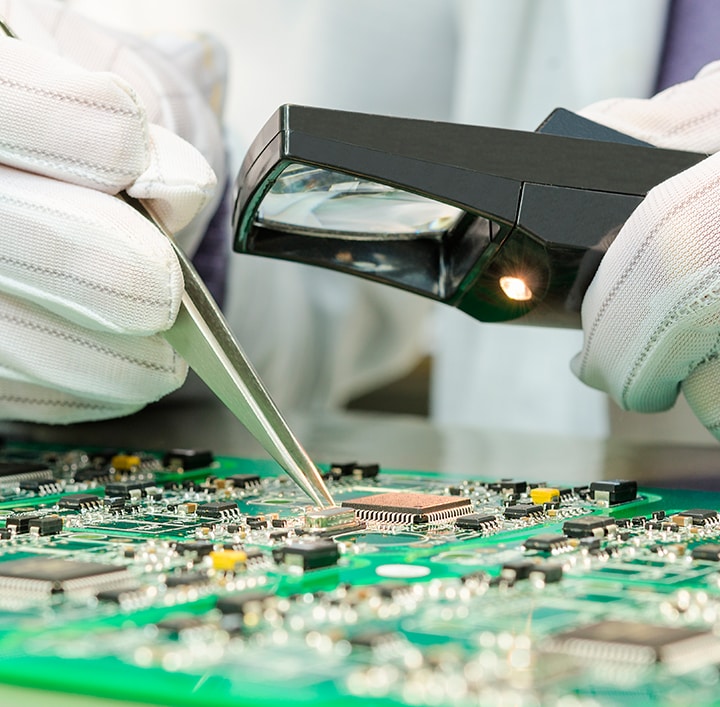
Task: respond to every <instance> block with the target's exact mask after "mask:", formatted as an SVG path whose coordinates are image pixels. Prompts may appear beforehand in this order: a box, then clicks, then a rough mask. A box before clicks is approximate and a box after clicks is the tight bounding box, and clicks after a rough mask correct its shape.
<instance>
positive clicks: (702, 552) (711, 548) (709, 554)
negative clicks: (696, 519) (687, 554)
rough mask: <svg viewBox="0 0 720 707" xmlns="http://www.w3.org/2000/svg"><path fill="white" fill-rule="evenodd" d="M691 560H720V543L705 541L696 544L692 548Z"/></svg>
mask: <svg viewBox="0 0 720 707" xmlns="http://www.w3.org/2000/svg"><path fill="white" fill-rule="evenodd" d="M692 558H693V560H708V561H710V562H720V545H718V544H717V543H705V544H704V545H696V546H695V547H694V548H693V549H692Z"/></svg>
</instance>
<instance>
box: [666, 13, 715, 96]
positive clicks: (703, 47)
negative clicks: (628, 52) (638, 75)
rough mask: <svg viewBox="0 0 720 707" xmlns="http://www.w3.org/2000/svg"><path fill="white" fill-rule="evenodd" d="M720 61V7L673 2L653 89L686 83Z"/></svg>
mask: <svg viewBox="0 0 720 707" xmlns="http://www.w3.org/2000/svg"><path fill="white" fill-rule="evenodd" d="M715 59H720V3H717V2H715V1H714V0H672V2H671V4H670V8H669V10H668V21H667V30H666V34H665V46H664V49H663V56H662V61H661V64H660V71H659V73H658V80H657V86H656V89H657V90H658V91H662V90H663V89H664V88H667V87H668V86H672V85H673V84H676V83H680V82H681V81H687V80H688V79H691V78H692V77H693V76H695V74H696V73H697V72H698V71H699V70H700V69H701V68H702V67H703V66H705V64H708V63H709V62H711V61H713V60H715Z"/></svg>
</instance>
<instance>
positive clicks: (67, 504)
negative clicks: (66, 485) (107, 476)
mask: <svg viewBox="0 0 720 707" xmlns="http://www.w3.org/2000/svg"><path fill="white" fill-rule="evenodd" d="M102 502H103V499H101V498H100V497H99V496H97V495H95V494H94V493H68V494H66V495H65V496H62V498H60V500H59V501H58V508H66V509H68V510H71V511H80V510H83V509H88V508H99V507H100V506H101V505H102Z"/></svg>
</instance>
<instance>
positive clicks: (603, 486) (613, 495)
mask: <svg viewBox="0 0 720 707" xmlns="http://www.w3.org/2000/svg"><path fill="white" fill-rule="evenodd" d="M590 493H591V494H592V496H593V498H594V499H595V500H596V501H601V502H604V503H607V504H608V505H610V506H614V505H617V504H618V503H627V502H628V501H634V500H635V499H636V498H637V481H626V480H624V479H616V480H613V481H593V482H592V483H591V484H590Z"/></svg>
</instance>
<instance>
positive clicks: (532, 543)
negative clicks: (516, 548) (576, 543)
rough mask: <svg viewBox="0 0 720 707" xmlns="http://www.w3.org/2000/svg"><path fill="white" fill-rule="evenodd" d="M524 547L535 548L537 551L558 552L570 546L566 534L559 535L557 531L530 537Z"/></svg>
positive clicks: (527, 548)
mask: <svg viewBox="0 0 720 707" xmlns="http://www.w3.org/2000/svg"><path fill="white" fill-rule="evenodd" d="M524 547H525V549H526V550H535V551H536V552H546V553H551V552H558V551H560V550H564V549H566V548H569V547H570V546H569V545H568V539H567V537H566V536H565V535H557V534H555V533H541V534H539V535H533V536H532V537H531V538H528V539H527V540H526V541H525V543H524Z"/></svg>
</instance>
